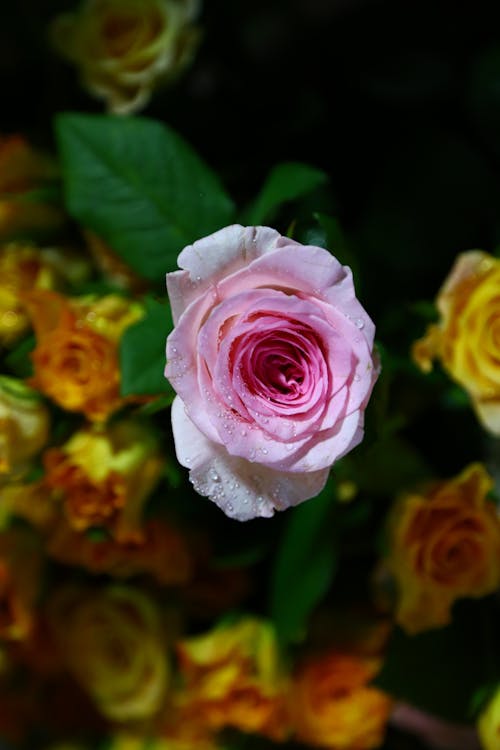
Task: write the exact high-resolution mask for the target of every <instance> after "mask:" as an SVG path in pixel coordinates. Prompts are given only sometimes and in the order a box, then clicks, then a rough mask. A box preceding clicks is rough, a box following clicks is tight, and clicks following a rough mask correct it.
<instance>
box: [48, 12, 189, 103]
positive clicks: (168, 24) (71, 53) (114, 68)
mask: <svg viewBox="0 0 500 750" xmlns="http://www.w3.org/2000/svg"><path fill="white" fill-rule="evenodd" d="M197 11H198V1H197V0H84V2H82V3H81V5H80V8H79V9H78V10H77V11H76V12H75V13H73V14H67V15H63V16H60V17H59V18H57V19H56V20H55V21H54V23H53V27H52V34H53V39H54V43H55V46H56V47H57V49H58V50H59V52H60V53H61V54H62V55H63V56H64V57H66V58H67V59H68V60H71V61H72V62H73V63H75V65H76V66H77V67H78V70H79V73H80V76H81V79H82V82H83V85H84V86H85V87H86V88H87V89H88V90H89V92H90V93H91V94H93V95H94V96H96V97H99V98H101V99H104V100H105V101H106V103H107V105H108V109H109V110H110V111H111V112H114V113H116V114H129V113H130V112H136V111H137V110H140V109H142V108H143V107H144V106H145V105H146V104H147V103H148V101H149V99H150V96H151V92H152V90H153V89H154V88H155V87H156V86H157V85H158V84H159V83H161V82H162V81H166V80H168V79H170V78H172V77H174V76H175V75H177V74H178V73H179V72H180V71H181V70H182V68H183V67H184V66H185V65H186V64H187V63H188V62H189V61H190V60H191V58H192V56H193V53H194V50H195V46H196V42H197V40H198V32H197V31H196V29H195V28H194V27H193V26H192V21H193V19H194V17H195V15H196V13H197Z"/></svg>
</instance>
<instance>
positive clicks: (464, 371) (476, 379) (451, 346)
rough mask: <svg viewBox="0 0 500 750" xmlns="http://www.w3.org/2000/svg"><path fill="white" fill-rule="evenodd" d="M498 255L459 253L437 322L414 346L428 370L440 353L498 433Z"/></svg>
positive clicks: (441, 293)
mask: <svg viewBox="0 0 500 750" xmlns="http://www.w3.org/2000/svg"><path fill="white" fill-rule="evenodd" d="M499 291H500V260H498V259H497V258H493V257H492V256H491V255H488V254H487V253H483V252H481V251H479V250H472V251H470V252H467V253H462V254H461V255H459V256H458V258H457V260H456V262H455V265H454V266H453V268H452V270H451V272H450V274H449V276H448V278H447V279H446V280H445V282H444V284H443V286H442V287H441V289H440V291H439V294H438V296H437V300H436V304H437V308H438V310H439V313H440V316H441V317H440V320H439V323H438V324H435V325H431V326H429V328H428V330H427V333H426V335H425V336H424V338H422V339H420V340H419V341H417V342H416V343H415V344H414V346H413V350H412V353H413V358H414V359H415V361H416V363H417V364H418V365H419V367H420V368H421V369H422V370H423V371H424V372H429V371H430V370H431V368H432V360H433V359H434V358H438V359H439V360H440V361H441V363H442V365H443V367H444V368H445V370H446V371H447V372H448V373H449V375H450V376H451V377H452V378H453V379H454V380H455V381H456V382H457V383H459V384H460V385H461V386H463V388H465V390H466V391H467V392H468V394H469V396H470V397H471V399H472V404H473V406H474V409H475V411H476V413H477V415H478V418H479V419H480V421H481V422H482V424H483V425H484V427H486V429H487V430H489V431H490V432H492V433H493V434H494V435H497V436H498V435H500V295H499Z"/></svg>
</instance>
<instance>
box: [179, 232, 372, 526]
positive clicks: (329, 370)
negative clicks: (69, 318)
mask: <svg viewBox="0 0 500 750" xmlns="http://www.w3.org/2000/svg"><path fill="white" fill-rule="evenodd" d="M178 262H179V266H180V267H181V268H182V269H185V270H182V271H175V272H174V273H169V274H167V287H168V292H169V297H170V302H171V306H172V313H173V318H174V324H175V328H174V330H173V331H172V333H171V334H170V336H169V337H168V341H167V358H168V364H167V367H166V370H165V374H166V376H167V377H168V379H169V380H170V382H171V383H172V385H173V387H174V388H175V390H176V392H177V394H178V396H177V397H176V398H175V400H174V403H173V406H172V426H173V432H174V439H175V447H176V452H177V458H178V460H179V462H180V463H181V464H182V465H183V466H186V467H188V468H189V469H190V480H191V482H192V484H193V485H194V488H195V489H196V490H197V491H198V492H199V493H200V494H201V495H207V496H208V497H209V498H210V499H211V500H213V501H214V502H215V503H217V505H218V506H219V507H220V508H222V510H223V511H224V512H225V513H226V514H227V515H228V516H231V517H233V518H237V519H239V520H241V521H243V520H247V519H250V518H254V517H255V516H272V515H273V513H274V510H275V509H278V510H283V509H284V508H287V507H288V506H290V505H297V504H298V503H300V502H302V501H303V500H307V499H308V498H310V497H313V496H315V495H317V494H318V492H319V491H320V490H321V489H322V488H323V486H324V484H325V482H326V479H327V477H328V472H329V469H330V467H331V465H332V464H333V463H334V461H336V460H337V459H339V458H340V457H341V456H343V455H345V454H346V453H347V452H348V451H350V450H351V448H354V447H355V446H356V445H358V443H359V442H360V441H361V440H362V437H363V416H364V409H365V406H366V404H367V402H368V399H369V397H370V393H371V391H372V388H373V385H374V382H375V380H376V378H377V374H378V371H377V366H376V364H375V362H374V356H373V337H374V333H375V328H374V325H373V323H372V321H371V320H370V318H369V317H368V315H367V314H366V312H365V310H364V309H363V308H362V307H361V305H360V303H359V302H358V300H357V299H356V297H355V296H354V287H353V283H352V276H351V271H350V269H349V268H348V267H347V266H341V265H340V263H339V262H338V261H337V260H336V259H335V258H334V257H333V256H332V255H330V253H329V252H328V251H327V250H323V249H322V248H320V247H312V246H304V245H300V244H299V243H298V242H294V241H293V240H290V239H288V238H287V237H281V236H280V235H279V234H278V232H276V231H275V230H274V229H269V228H268V227H241V226H239V225H234V226H230V227H226V228H225V229H221V230H220V231H219V232H216V233H215V234H212V235H210V236H209V237H205V238H204V239H201V240H198V241H197V242H195V243H194V245H190V246H188V247H186V248H184V250H183V251H182V252H181V254H180V255H179V259H178Z"/></svg>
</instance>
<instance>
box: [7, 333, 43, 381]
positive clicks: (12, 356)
mask: <svg viewBox="0 0 500 750" xmlns="http://www.w3.org/2000/svg"><path fill="white" fill-rule="evenodd" d="M35 346H36V340H35V337H34V336H28V338H26V339H23V341H21V343H19V344H18V345H17V346H16V347H15V348H14V349H12V350H11V351H10V352H9V353H8V354H7V356H6V357H5V364H6V365H7V368H8V369H9V370H10V371H11V372H12V373H14V375H17V377H19V378H29V377H31V376H32V375H33V362H32V361H31V353H32V351H33V349H34V348H35Z"/></svg>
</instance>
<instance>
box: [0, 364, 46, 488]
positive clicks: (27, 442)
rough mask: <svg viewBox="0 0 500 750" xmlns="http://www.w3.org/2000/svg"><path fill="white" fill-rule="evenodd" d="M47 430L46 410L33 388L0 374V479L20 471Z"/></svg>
mask: <svg viewBox="0 0 500 750" xmlns="http://www.w3.org/2000/svg"><path fill="white" fill-rule="evenodd" d="M48 433H49V414H48V410H47V407H46V406H45V404H44V403H43V401H42V399H41V397H40V395H39V394H38V393H37V391H34V390H33V389H32V388H28V386H26V385H24V383H22V382H21V381H20V380H16V379H15V378H10V377H7V376H4V375H2V376H0V482H1V480H2V477H3V478H4V479H5V478H9V479H11V478H13V476H15V475H19V474H21V473H22V471H23V470H24V469H25V468H26V465H27V463H28V461H29V460H30V459H31V458H33V456H34V455H35V454H36V453H38V451H40V450H41V449H42V448H43V446H44V445H45V443H46V442H47V440H48Z"/></svg>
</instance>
